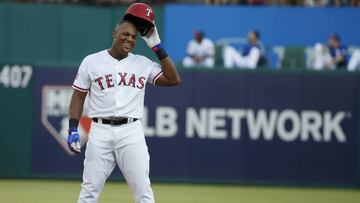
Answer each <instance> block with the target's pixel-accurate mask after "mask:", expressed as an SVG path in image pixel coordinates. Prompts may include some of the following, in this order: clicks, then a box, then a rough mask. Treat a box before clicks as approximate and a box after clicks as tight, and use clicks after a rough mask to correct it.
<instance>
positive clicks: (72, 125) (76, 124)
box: [69, 118, 79, 129]
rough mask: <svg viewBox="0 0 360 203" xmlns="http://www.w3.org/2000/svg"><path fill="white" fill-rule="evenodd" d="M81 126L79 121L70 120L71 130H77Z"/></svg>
mask: <svg viewBox="0 0 360 203" xmlns="http://www.w3.org/2000/svg"><path fill="white" fill-rule="evenodd" d="M78 125H79V120H78V119H76V118H70V119H69V129H70V128H77V127H78Z"/></svg>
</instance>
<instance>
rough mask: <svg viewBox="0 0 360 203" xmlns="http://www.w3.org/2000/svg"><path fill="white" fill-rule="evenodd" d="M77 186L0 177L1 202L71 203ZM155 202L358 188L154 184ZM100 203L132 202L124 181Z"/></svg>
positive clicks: (335, 198)
mask: <svg viewBox="0 0 360 203" xmlns="http://www.w3.org/2000/svg"><path fill="white" fill-rule="evenodd" d="M79 190H80V182H78V181H59V180H2V179H0V203H71V202H76V199H77V196H78V193H79ZM153 190H154V193H155V197H156V200H157V203H235V202H236V203H300V202H301V203H302V202H304V203H360V190H354V189H323V188H286V187H258V186H233V185H231V186H230V185H228V186H221V185H185V184H163V183H155V184H153ZM100 202H101V203H132V202H133V200H132V197H131V195H130V191H129V190H128V188H127V186H126V184H124V183H117V182H108V183H106V185H105V189H104V191H103V194H102V196H101V198H100Z"/></svg>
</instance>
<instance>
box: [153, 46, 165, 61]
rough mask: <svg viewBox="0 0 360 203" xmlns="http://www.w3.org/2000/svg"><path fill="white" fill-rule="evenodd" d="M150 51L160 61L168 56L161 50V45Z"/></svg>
mask: <svg viewBox="0 0 360 203" xmlns="http://www.w3.org/2000/svg"><path fill="white" fill-rule="evenodd" d="M152 50H153V51H154V52H155V54H156V56H157V57H158V59H159V60H160V61H161V60H163V59H164V58H166V57H168V54H167V53H166V51H165V49H164V48H162V46H161V44H158V45H156V46H154V47H153V48H152Z"/></svg>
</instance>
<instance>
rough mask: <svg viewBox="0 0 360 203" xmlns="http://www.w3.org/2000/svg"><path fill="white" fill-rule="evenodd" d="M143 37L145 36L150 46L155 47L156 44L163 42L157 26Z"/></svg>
mask: <svg viewBox="0 0 360 203" xmlns="http://www.w3.org/2000/svg"><path fill="white" fill-rule="evenodd" d="M141 38H143V39H144V40H145V42H146V44H147V45H148V46H149V47H150V48H153V47H155V46H156V45H158V44H160V43H161V40H160V37H159V33H158V31H157V28H156V26H154V27H153V28H152V29H151V30H150V31H149V33H148V34H147V35H145V36H141Z"/></svg>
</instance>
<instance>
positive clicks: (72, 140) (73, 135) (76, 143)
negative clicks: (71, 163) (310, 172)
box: [67, 128, 81, 154]
mask: <svg viewBox="0 0 360 203" xmlns="http://www.w3.org/2000/svg"><path fill="white" fill-rule="evenodd" d="M67 144H68V147H69V149H70V151H72V152H75V153H77V154H79V153H80V152H81V151H80V148H81V145H80V135H79V133H78V129H77V128H70V129H69V136H68V139H67Z"/></svg>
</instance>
